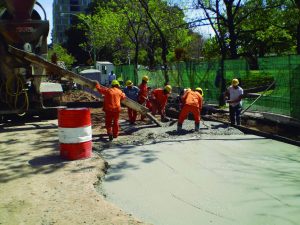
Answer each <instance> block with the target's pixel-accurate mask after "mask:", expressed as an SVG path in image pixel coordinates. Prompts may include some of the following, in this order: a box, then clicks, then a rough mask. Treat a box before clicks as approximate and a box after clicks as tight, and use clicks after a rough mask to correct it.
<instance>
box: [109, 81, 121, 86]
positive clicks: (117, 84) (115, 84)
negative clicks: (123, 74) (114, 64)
mask: <svg viewBox="0 0 300 225" xmlns="http://www.w3.org/2000/svg"><path fill="white" fill-rule="evenodd" d="M111 86H120V83H119V81H117V80H112V82H111Z"/></svg>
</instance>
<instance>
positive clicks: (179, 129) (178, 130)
mask: <svg viewBox="0 0 300 225" xmlns="http://www.w3.org/2000/svg"><path fill="white" fill-rule="evenodd" d="M180 131H182V124H181V123H178V124H177V132H180Z"/></svg>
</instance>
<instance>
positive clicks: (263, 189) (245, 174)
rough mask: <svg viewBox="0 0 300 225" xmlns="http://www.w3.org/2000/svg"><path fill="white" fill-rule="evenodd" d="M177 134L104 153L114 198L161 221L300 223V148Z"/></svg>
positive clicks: (106, 186)
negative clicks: (190, 137) (163, 139)
mask: <svg viewBox="0 0 300 225" xmlns="http://www.w3.org/2000/svg"><path fill="white" fill-rule="evenodd" d="M179 138H180V139H177V138H175V136H174V137H173V138H172V139H170V140H165V141H162V142H160V143H156V144H148V145H143V146H123V147H121V148H114V149H107V150H105V151H103V152H102V154H103V156H104V158H105V159H106V160H107V161H108V163H109V164H110V166H111V167H110V169H109V171H108V174H107V176H106V177H105V179H104V181H103V183H102V186H101V187H100V188H101V192H102V193H104V194H105V195H106V197H107V199H108V200H109V201H111V202H113V203H115V204H116V205H118V206H119V207H121V208H122V209H124V210H125V211H127V212H129V213H132V214H133V215H134V216H136V217H138V218H140V219H142V220H143V221H144V222H149V223H152V224H155V225H177V224H178V225H194V224H197V225H198V224H204V225H207V224H220V225H225V224H226V225H296V224H300V173H299V171H300V148H299V147H296V146H292V145H288V144H285V143H281V142H277V141H274V140H269V139H264V138H261V137H257V136H252V135H224V136H216V135H215V136H209V135H206V136H202V137H201V139H189V138H188V136H180V137H179Z"/></svg>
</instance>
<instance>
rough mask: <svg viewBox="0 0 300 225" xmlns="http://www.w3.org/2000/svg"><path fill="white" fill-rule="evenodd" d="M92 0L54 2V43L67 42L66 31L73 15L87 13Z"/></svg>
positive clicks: (61, 0)
mask: <svg viewBox="0 0 300 225" xmlns="http://www.w3.org/2000/svg"><path fill="white" fill-rule="evenodd" d="M90 2H91V0H54V1H53V34H52V35H53V43H63V42H64V41H66V35H65V30H66V29H68V28H69V27H70V25H71V23H72V17H74V16H72V14H78V13H82V12H84V11H85V9H86V8H87V6H88V4H89V3H90Z"/></svg>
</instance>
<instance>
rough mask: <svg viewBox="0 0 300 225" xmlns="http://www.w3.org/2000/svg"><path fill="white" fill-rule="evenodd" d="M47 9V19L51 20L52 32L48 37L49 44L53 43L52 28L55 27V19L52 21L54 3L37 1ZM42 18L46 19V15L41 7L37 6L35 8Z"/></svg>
mask: <svg viewBox="0 0 300 225" xmlns="http://www.w3.org/2000/svg"><path fill="white" fill-rule="evenodd" d="M37 1H38V2H39V3H40V4H41V5H42V6H43V7H44V9H45V11H46V14H47V19H48V20H49V23H50V30H49V35H48V41H47V42H48V44H50V43H51V31H52V27H53V19H52V3H53V1H51V0H37ZM34 8H35V9H36V10H37V11H38V12H39V13H40V15H41V16H42V18H44V16H43V15H44V14H43V12H42V10H41V9H40V7H39V6H37V5H35V7H34Z"/></svg>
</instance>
